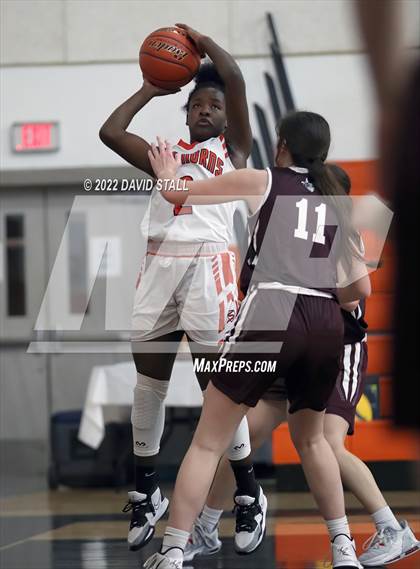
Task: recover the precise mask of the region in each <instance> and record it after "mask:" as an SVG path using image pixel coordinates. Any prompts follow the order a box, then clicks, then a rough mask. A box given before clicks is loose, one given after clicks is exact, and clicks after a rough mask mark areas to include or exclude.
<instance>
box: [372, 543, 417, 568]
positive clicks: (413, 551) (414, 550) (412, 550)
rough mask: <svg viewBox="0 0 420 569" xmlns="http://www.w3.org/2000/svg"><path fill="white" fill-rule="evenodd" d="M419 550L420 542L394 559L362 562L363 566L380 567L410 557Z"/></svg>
mask: <svg viewBox="0 0 420 569" xmlns="http://www.w3.org/2000/svg"><path fill="white" fill-rule="evenodd" d="M418 551H420V542H417V544H416V545H413V547H411V548H410V549H408V550H407V551H406V552H405V553H402V554H401V555H399V556H398V557H394V558H393V559H390V560H389V561H381V562H378V561H375V563H372V564H370V562H369V565H367V564H366V563H363V561H362V562H361V563H362V565H363V567H378V564H379V565H392V564H393V563H397V562H398V561H401V559H405V558H406V557H410V556H411V555H414V554H415V553H417V552H418Z"/></svg>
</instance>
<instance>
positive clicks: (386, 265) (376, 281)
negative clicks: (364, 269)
mask: <svg viewBox="0 0 420 569" xmlns="http://www.w3.org/2000/svg"><path fill="white" fill-rule="evenodd" d="M381 261H382V266H381V267H380V268H379V269H377V270H376V271H373V272H372V273H370V282H371V284H372V291H373V292H394V290H395V272H394V260H393V259H392V257H385V258H383V259H382V260H381Z"/></svg>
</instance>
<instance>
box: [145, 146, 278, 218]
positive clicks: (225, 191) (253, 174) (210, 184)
mask: <svg viewBox="0 0 420 569" xmlns="http://www.w3.org/2000/svg"><path fill="white" fill-rule="evenodd" d="M157 140H158V144H157V146H156V145H155V144H152V145H151V150H149V160H150V163H151V165H152V167H153V170H154V173H155V176H156V178H158V181H157V184H156V187H157V188H158V189H159V190H160V191H161V192H162V196H163V197H164V198H165V199H166V200H167V201H169V202H170V203H173V204H175V205H183V204H184V203H187V204H189V205H210V204H218V203H225V202H231V201H237V200H241V199H242V200H245V201H246V202H247V203H248V206H249V208H250V210H251V211H254V210H255V209H257V208H258V207H259V205H260V203H261V201H262V199H263V196H264V194H265V192H266V189H267V185H268V182H269V178H268V176H269V174H268V172H267V171H266V170H254V169H245V168H243V169H241V170H234V171H233V172H228V173H227V174H224V175H222V176H215V177H214V178H208V179H205V180H197V181H195V182H194V181H188V180H177V178H176V172H177V169H178V168H179V165H180V157H179V155H177V156H174V153H173V151H172V146H171V144H170V143H169V142H167V141H163V140H161V139H160V138H158V139H157ZM174 181H175V182H176V183H174Z"/></svg>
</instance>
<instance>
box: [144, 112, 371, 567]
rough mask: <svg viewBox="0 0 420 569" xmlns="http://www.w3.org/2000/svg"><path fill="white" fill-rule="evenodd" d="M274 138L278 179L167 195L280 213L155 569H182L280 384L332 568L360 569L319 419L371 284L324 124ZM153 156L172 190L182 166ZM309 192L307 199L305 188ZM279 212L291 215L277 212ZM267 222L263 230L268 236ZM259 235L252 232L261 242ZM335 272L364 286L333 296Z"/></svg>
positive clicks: (254, 527) (302, 117)
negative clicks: (263, 367) (226, 471)
mask: <svg viewBox="0 0 420 569" xmlns="http://www.w3.org/2000/svg"><path fill="white" fill-rule="evenodd" d="M278 135H279V141H278V150H277V156H276V164H277V166H278V168H276V169H273V170H270V169H267V170H263V171H258V170H239V171H236V172H231V173H228V174H226V175H223V176H219V177H217V178H214V179H211V180H203V181H197V182H188V181H187V182H186V184H185V185H186V187H187V188H188V192H186V191H183V192H170V191H165V190H164V191H163V194H164V197H165V199H167V200H168V201H170V202H171V203H173V204H175V205H183V204H184V203H185V202H186V201H187V200H188V204H205V203H220V202H225V201H234V200H237V199H243V200H245V201H246V203H247V204H248V207H249V210H250V213H251V214H255V213H257V212H259V211H260V210H261V211H266V209H267V208H269V207H270V204H271V202H272V201H273V197H275V200H274V202H275V203H274V205H273V206H272V208H271V216H270V219H269V221H268V224H267V227H265V228H261V229H264V238H263V239H262V242H261V245H260V246H259V247H258V243H257V254H258V259H257V263H256V266H255V271H254V275H253V280H252V281H251V286H250V288H249V291H248V293H247V296H246V298H245V300H244V302H243V303H242V306H241V309H240V312H239V315H238V318H237V321H236V329H235V333H234V334H233V335H232V336H231V338H230V339H229V342H228V343H226V344H225V348H224V352H223V357H222V358H220V362H221V361H222V360H223V361H224V365H226V363H231V364H232V365H231V366H230V371H229V372H226V371H222V368H220V370H219V372H218V373H216V374H214V377H213V378H212V381H211V382H210V384H209V387H208V389H207V391H206V396H205V400H204V405H203V411H202V414H201V418H200V422H199V425H198V427H197V430H196V432H195V435H194V439H193V442H192V444H191V447H190V449H189V451H188V453H187V455H186V456H185V459H184V461H183V463H182V465H181V468H180V471H179V475H178V479H177V483H176V487H175V493H174V498H173V506H172V508H171V514H170V518H169V526H168V528H167V531H166V532H165V536H164V539H163V546H162V550H161V553H158V554H155V555H154V556H153V557H152V558H151V559H150V560H148V561H147V562H146V565H147V567H148V569H156V568H157V567H158V566H159V568H160V569H166V568H169V567H171V566H175V567H176V566H179V567H182V559H183V551H184V545H183V543H182V540H181V537H182V535H184V534H185V533H187V532H189V531H191V527H192V525H193V522H194V519H195V518H196V516H197V514H198V513H199V512H200V510H201V508H202V506H203V504H204V501H205V499H206V496H207V494H208V491H209V488H210V485H211V483H212V480H213V478H214V474H215V471H216V469H217V465H218V463H219V461H220V458H221V456H222V455H223V453H224V451H225V449H226V447H227V445H228V444H229V440H230V439H231V438H232V435H233V433H234V431H235V429H236V426H237V424H238V422H239V421H240V420H241V419H242V417H243V416H244V414H246V412H247V410H248V407H249V406H250V405H255V404H256V403H257V401H258V399H259V398H260V397H261V395H262V394H263V393H264V391H265V390H266V389H267V388H268V387H269V385H270V384H271V383H273V381H274V380H275V378H276V377H278V376H281V377H284V378H285V380H286V383H287V387H288V396H289V400H290V412H289V418H288V421H289V429H290V433H291V436H292V440H293V442H294V444H295V446H296V449H297V451H298V453H299V455H300V458H301V461H302V465H303V468H304V471H305V475H306V478H307V481H308V484H309V486H310V488H311V491H312V493H313V495H314V497H315V499H316V501H317V503H318V506H319V508H320V511H321V513H322V515H323V517H324V519H325V520H326V524H327V527H328V531H329V534H330V538H331V543H332V555H333V567H341V568H347V569H355V568H360V567H361V565H360V564H359V562H358V560H357V557H356V552H355V547H354V542H353V541H352V538H351V535H350V530H349V527H348V522H347V518H346V516H345V507H344V495H343V488H342V484H341V480H340V473H339V468H338V464H337V461H336V459H335V456H334V454H333V452H332V450H331V447H330V446H329V444H328V443H327V441H326V439H325V437H324V434H323V421H324V412H323V411H324V409H325V407H326V403H327V401H328V397H329V395H330V394H331V391H332V389H333V386H334V383H335V379H336V378H337V375H338V372H339V365H340V355H341V349H342V342H343V320H342V317H341V313H340V308H339V304H338V302H337V298H338V299H339V300H340V302H350V301H354V300H359V299H360V298H363V297H365V296H367V295H369V294H370V282H369V277H368V276H367V271H366V268H365V265H364V263H363V262H362V261H361V260H360V257H359V256H358V254H357V252H356V251H355V250H354V245H353V243H356V242H357V240H358V239H357V235H355V232H354V230H353V229H352V227H351V222H350V215H349V209H348V208H346V203H345V200H344V199H337V198H342V197H343V196H345V192H344V190H343V189H342V188H341V187H340V186H339V185H337V183H336V181H335V180H334V179H332V178H331V176H330V174H329V172H328V170H327V168H326V166H325V159H326V158H327V154H328V149H329V145H330V130H329V126H328V123H327V122H326V121H325V119H324V118H323V117H321V116H320V115H317V114H315V113H309V112H298V113H293V114H291V115H288V116H287V117H285V118H284V119H283V120H282V122H281V124H280V126H279V131H278ZM158 144H159V149H157V148H156V147H153V148H152V151H151V152H150V153H149V158H150V161H151V164H152V166H153V168H154V171H155V174H156V176H157V177H158V178H161V179H164V180H167V179H174V178H175V177H176V169H177V167H178V163H179V158H174V157H173V154H172V148H171V145H170V144H169V143H164V142H163V141H160V140H159V141H158ZM291 167H292V168H296V167H297V168H299V169H304V170H301V171H299V170H298V171H295V170H293V169H291ZM303 174H306V178H305V179H303V178H302V176H301V175H303ZM286 179H287V180H288V182H287V183H286ZM283 180H284V182H283ZM289 180H293V181H292V182H290V183H289ZM306 180H307V186H308V187H307V188H305V187H304V184H303V183H302V182H305V183H306ZM301 187H302V188H301ZM312 188H313V189H312ZM311 189H312V191H311ZM306 192H307V193H306ZM310 197H312V198H315V199H311V200H310V199H309V198H310ZM280 198H281V199H280ZM332 198H333V199H332ZM283 200H284V207H282V206H281V205H279V204H281V203H282V202H283ZM261 211H260V215H259V219H258V221H261V223H263V224H265V222H263V221H262V220H263V218H262V217H261ZM257 225H258V222H257ZM257 225H256V228H255V230H254V231H257V232H258V231H259V230H260V228H259V227H257ZM279 236H282V238H284V239H286V240H287V242H288V243H289V245H290V246H291V247H292V251H291V252H290V251H285V249H281V245H282V243H281V242H280V238H279ZM282 253H286V258H284V257H283V256H282ZM287 253H289V254H288V255H287ZM260 259H262V261H261V265H260ZM340 263H343V264H344V265H348V266H349V267H350V268H351V274H353V275H355V274H357V275H358V277H356V278H355V277H353V278H354V280H353V282H350V283H348V284H347V286H345V287H343V288H341V289H340V290H337V289H336V284H337V280H338V277H337V272H338V266H339V264H340ZM358 264H359V265H360V267H357V266H356V265H358ZM320 267H321V268H320ZM356 269H357V270H356ZM359 269H360V270H359ZM244 358H246V361H248V360H251V365H250V369H249V370H247V372H246V373H244V372H242V373H236V372H235V367H238V366H236V364H241V363H242V362H243V361H244ZM268 359H274V360H275V361H276V363H277V369H276V371H275V372H272V371H270V372H268V373H266V374H265V376H264V374H262V373H261V372H260V370H259V369H257V367H256V366H257V364H260V363H261V361H263V362H265V361H267V360H268ZM257 360H258V361H257ZM253 364H255V365H253ZM250 487H251V485H250ZM254 488H255V489H257V488H258V486H257V485H256V484H254ZM246 498H247V503H246V507H247V509H248V514H249V515H248V517H247V520H244V533H246V532H249V534H250V539H251V540H252V541H253V544H254V545H255V544H256V545H258V544H259V543H261V540H262V538H263V535H264V530H265V516H264V515H262V510H263V508H262V504H261V503H260V496H259V495H258V493H257V494H253V493H252V491H251V493H250V494H249V495H248V496H246ZM241 505H243V504H241ZM245 522H246V523H245ZM245 539H246V536H244V540H245Z"/></svg>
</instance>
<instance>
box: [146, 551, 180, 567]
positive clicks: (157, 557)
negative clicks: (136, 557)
mask: <svg viewBox="0 0 420 569" xmlns="http://www.w3.org/2000/svg"><path fill="white" fill-rule="evenodd" d="M143 567H144V569H182V561H181V560H179V561H178V560H175V559H169V558H168V557H165V555H162V554H161V553H155V554H154V555H152V557H149V559H147V561H145V562H144V565H143Z"/></svg>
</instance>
